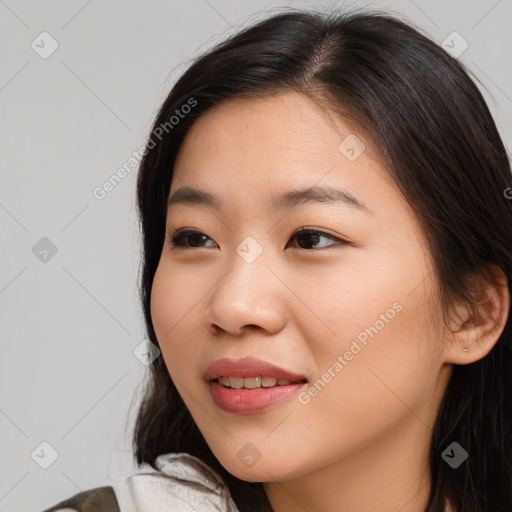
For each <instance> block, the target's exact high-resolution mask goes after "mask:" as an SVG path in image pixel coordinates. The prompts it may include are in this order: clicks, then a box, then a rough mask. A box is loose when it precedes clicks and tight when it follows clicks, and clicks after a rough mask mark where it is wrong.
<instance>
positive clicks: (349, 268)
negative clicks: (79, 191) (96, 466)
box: [48, 10, 512, 512]
mask: <svg viewBox="0 0 512 512" xmlns="http://www.w3.org/2000/svg"><path fill="white" fill-rule="evenodd" d="M511 185H512V176H511V169H510V163H509V160H508V155H507V152H506V150H505V148H504V145H503V143H502V140H501V139H500V136H499V133H498V131H497V128H496V125H495V123H494V121H493V119H492V116H491V114H490V112H489V110H488V108H487V106H486V103H485V101H484V99H483V97H482V95H481V94H480V92H479V90H478V88H477V86H476V85H475V83H474V82H473V81H472V80H471V78H470V77H469V75H468V72H467V71H466V70H465V69H464V66H463V65H462V64H461V63H460V62H459V61H457V59H455V58H453V57H451V56H450V55H449V54H448V53H446V52H445V51H444V50H443V49H442V48H440V47H439V46H437V45H436V44H435V43H434V42H432V41H431V40H430V39H428V38H427V37H426V36H424V35H422V34H421V33H419V31H418V30H416V29H415V28H414V27H412V26H411V25H409V24H408V23H406V22H403V21H400V20H398V19H396V18H394V17H392V16H389V15H386V14H384V13H380V12H376V11H372V12H368V11H366V12H355V11H354V12H342V13H334V14H330V15H325V14H321V13H316V12H312V11H297V10H293V11H292V10H291V11H289V12H286V13H283V14H279V15H274V16H272V17H269V18H268V19H266V20H264V21H261V22H259V23H257V24H254V25H253V26H251V27H249V28H247V29H245V30H243V31H241V32H239V33H238V34H236V35H234V36H232V37H230V38H229V39H228V40H226V41H224V42H223V43H221V44H219V45H217V46H216V47H215V48H213V49H212V50H210V51H208V52H207V53H206V54H204V55H202V56H201V57H200V58H198V59H197V60H196V61H195V62H194V63H193V64H192V65H191V66H190V68H189V69H188V70H187V71H186V72H185V73H184V74H183V76H182V77H181V78H180V79H179V80H178V82H177V83H176V84H175V86H174V87H173V89H172V91H171V92H170V94H169V96H168V98H167V99H166V100H165V102H164V104H163V105H162V107H161V109H160V111H159V113H158V115H157V118H156V120H155V122H154V126H153V131H152V133H151V135H150V137H149V139H148V143H147V147H146V152H145V155H144V158H143V160H142V163H141V168H140V175H139V178H138V190H137V193H138V207H139V213H140V218H141V227H142V237H143V268H142V277H141V295H142V304H143V308H144V313H145V320H146V324H147V331H148V336H149V338H150V340H151V342H152V343H154V344H155V345H157V346H158V347H159V348H160V350H161V352H162V356H161V357H159V358H157V359H156V360H155V361H154V362H153V363H152V365H151V378H150V380H149V382H148V385H147V388H146V391H145V396H144V397H143V400H142V401H141V404H140V409H139V412H138V417H137V423H136V429H135V432H134V450H135V457H136V460H137V463H138V465H139V466H142V465H143V464H144V463H147V464H149V465H150V466H151V467H152V468H153V469H154V470H156V472H154V473H147V474H143V475H133V476H131V477H127V478H126V479H124V480H122V481H119V482H116V483H115V484H113V485H111V486H110V485H109V486H105V487H102V488H96V489H91V490H89V491H86V492H85V493H81V494H80V495H76V496H74V497H72V498H70V499H68V500H66V501H65V502H62V503H60V504H59V505H57V506H55V507H53V508H51V509H48V512H49V511H57V510H63V509H64V507H70V508H71V509H72V510H76V509H78V510H86V508H85V506H84V505H83V504H84V503H85V501H88V502H89V504H91V503H92V504H93V505H94V506H95V507H96V508H95V510H117V511H118V510H121V511H122V512H125V511H129V510H130V511H131V510H146V509H147V510H151V511H155V510H174V511H176V510H183V511H185V510H188V511H192V510H198V511H199V510H229V511H232V512H236V511H239V512H249V511H252V512H256V511H258V512H261V511H271V510H273V511H274V512H295V511H305V510H308V511H315V512H326V511H329V512H330V511H342V510H343V511H349V510H350V511H355V510H358V511H365V512H374V511H379V512H392V511H393V512H395V511H398V510H400V511H401V512H447V511H452V512H455V511H457V512H491V511H492V512H505V511H510V510H512V463H511V461H512V429H511V424H512V379H511V376H510V375H511V374H510V372H509V371H508V367H509V366H510V364H511V363H512V352H511V349H512V339H511V336H512V332H511V312H510V311H511V308H510V280H511V279H512V251H511V243H510V241H511V240H512V201H511V200H510V198H511V197H512V188H511ZM73 507H74V508H73ZM137 507H139V508H137Z"/></svg>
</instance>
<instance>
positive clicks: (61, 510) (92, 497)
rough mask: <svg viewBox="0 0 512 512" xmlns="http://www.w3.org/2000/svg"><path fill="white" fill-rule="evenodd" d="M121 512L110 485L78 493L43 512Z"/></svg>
mask: <svg viewBox="0 0 512 512" xmlns="http://www.w3.org/2000/svg"><path fill="white" fill-rule="evenodd" d="M93 510H94V511H95V512H121V509H120V508H119V503H118V501H117V498H116V494H115V492H114V489H113V487H112V486H110V485H104V486H102V487H94V488H93V489H88V490H86V491H82V492H79V493H78V494H75V495H73V496H71V497H70V498H67V499H65V500H63V501H61V502H59V503H57V504H56V505H53V506H52V507H50V508H47V509H45V510H43V512H68V511H69V512H71V511H73V512H76V511H78V512H89V511H93Z"/></svg>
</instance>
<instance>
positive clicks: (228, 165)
mask: <svg viewBox="0 0 512 512" xmlns="http://www.w3.org/2000/svg"><path fill="white" fill-rule="evenodd" d="M362 144H364V145H365V147H363V146H362ZM185 186H187V187H192V188H197V189H201V190H202V191H204V192H207V193H209V194H211V195H213V196H215V197H216V198H217V199H218V205H213V204H207V203H206V202H202V203H200V202H193V201H181V202H175V203H173V204H172V205H171V206H170V207H169V210H168V215H167V226H166V230H167V232H166V240H165V243H164V246H163V249H162V254H161V259H160V262H159V265H158V269H157V271H156V275H155V278H154V283H153V288H152V295H151V311H152V317H153V323H154V327H155V331H156V335H157V338H158V341H159V344H160V346H161V349H162V355H163V357H164V360H165V363H166V365H167V368H168V370H169V373H170V375H171V378H172V379H173V381H174V383H175V384H176V387H177V389H178V391H179V393H180V395H181V397H182V398H183V400H184V402H185V403H186V405H187V407H188V409H189V410H190V413H191V414H192V416H193V418H194V420H195V421H196V423H197V425H198V427H199V429H200V430H201V432H202V434H203V436H204V437H205V439H206V441H207V443H208V445H209V446H210V448H211V449H212V451H213V453H214V454H215V456H216V457H217V458H218V459H219V461H220V462H221V464H222V465H223V466H224V467H225V468H226V469H227V470H228V471H229V472H231V473H232V474H234V475H235V476H237V477H238V478H241V479H243V480H247V481H271V480H273V481H284V480H289V479H293V478H300V477H302V476H305V475H309V474H313V472H315V471H320V470H322V469H324V468H326V467H327V466H330V467H334V466H332V465H333V464H338V463H341V462H343V461H349V460H352V461H353V460H355V457H359V456H363V455H364V457H366V458H365V460H366V464H370V463H371V460H374V461H376V460H378V459H377V458H376V454H377V453H384V452H385V451H386V450H388V452H386V453H389V455H392V456H393V455H394V457H395V459H396V463H397V464H401V465H404V464H405V466H407V462H406V461H407V460H416V461H418V460H426V457H427V456H428V449H429V446H428V441H429V439H430V437H429V436H430V434H431V431H430V428H429V427H430V426H431V425H432V424H433V422H434V419H435V416H436V414H437V410H438V407H439V403H440V400H441V397H442V394H443V392H444V390H445V386H446V384H447V382H448V378H449V374H450V370H451V367H449V366H448V365H445V364H443V363H444V356H445V348H444V346H445V345H444V344H442V343H440V342H439V340H438V339H436V335H437V334H439V333H436V332H435V331H436V330H435V329H433V328H431V326H432V318H433V315H434V313H439V311H434V310H433V306H432V304H433V301H432V297H434V296H435V295H434V291H435V288H434V285H435V283H434V277H433V274H432V268H433V267H432V263H431V261H430V258H429V251H428V249H427V245H426V242H425V240H424V238H423V236H422V234H421V232H420V228H419V225H418V224H417V222H416V220H415V217H414V215H413V212H412V211H411V209H410V207H409V206H408V205H407V203H406V202H405V200H404V199H403V198H402V197H401V196H400V194H399V192H398V190H397V189H396V187H395V186H394V185H393V184H392V182H391V181H390V179H389V177H388V175H387V173H386V170H385V168H384V167H383V166H382V165H381V164H380V163H379V159H378V155H377V154H376V153H374V152H372V151H371V149H370V142H369V141H368V140H365V138H364V136H363V135H362V134H361V133H359V132H357V131H356V130H355V129H353V128H351V127H350V125H347V124H345V123H344V122H342V121H341V120H339V119H338V118H336V117H335V116H332V118H329V117H327V116H326V115H325V113H323V112H322V111H321V110H320V109H318V107H316V106H314V105H313V104H312V103H311V102H310V101H309V100H306V99H305V98H304V97H303V96H301V95H298V94H296V93H286V94H280V95H277V96H273V97H271V98H267V99H236V100H231V101H229V102H226V103H224V104H220V105H218V106H217V107H215V109H214V110H212V111H210V112H209V113H207V114H205V115H203V116H202V117H201V118H199V119H198V120H197V121H196V122H195V124H194V125H193V126H192V128H191V129H190V130H189V132H188V134H187V136H186V138H185V140H184V142H183V144H182V147H181V149H180V152H179V154H178V157H177V160H176V164H175V168H174V176H173V180H172V186H171V190H170V195H172V194H174V192H176V191H177V190H178V189H180V188H182V187H185ZM318 186H322V187H337V188H340V189H341V188H342V189H344V190H345V191H346V192H347V193H348V194H350V195H351V196H353V197H354V198H355V199H356V200H357V201H359V203H361V204H364V205H366V207H367V209H365V208H364V207H357V206H355V205H354V204H353V203H351V202H350V201H343V200H342V197H341V196H339V197H338V198H337V199H333V200H332V201H327V200H325V201H313V200H307V199H306V200H304V201H302V202H298V203H293V202H286V201H281V202H280V203H276V205H274V204H273V199H274V198H275V197H278V196H281V195H283V194H287V193H289V192H290V191H292V190H299V189H308V188H311V187H318ZM303 227H307V228H308V230H309V231H308V232H306V233H303V234H298V235H294V233H295V232H296V231H297V230H298V229H300V228H303ZM181 228H188V229H190V230H194V231H197V232H199V234H196V235H193V234H192V235H190V234H189V235H188V237H187V236H185V237H182V239H181V242H179V243H180V245H179V246H175V245H173V244H172V243H171V242H170V241H169V240H170V239H171V238H172V236H173V235H174V233H175V231H176V230H178V229H181ZM311 231H313V233H311ZM201 235H202V236H201ZM344 241H345V242H344ZM246 356H252V357H255V358H259V359H261V360H263V361H266V362H269V363H271V364H273V365H275V366H277V367H279V368H282V369H285V370H287V371H289V372H292V373H294V374H297V375H300V376H303V377H304V378H305V379H306V380H307V383H306V384H302V385H298V386H292V387H293V390H292V393H291V394H289V395H288V396H287V398H286V399H285V400H282V401H273V402H269V403H268V404H267V405H268V406H267V407H266V408H265V409H262V410H261V409H260V410H251V409H250V406H249V408H246V409H243V410H242V409H238V410H232V411H227V410H225V409H224V408H222V407H219V406H218V405H217V404H216V402H215V401H214V399H213V396H212V392H211V388H213V386H214V385H215V384H211V383H209V382H208V381H207V380H205V378H204V376H203V374H204V372H205V370H206V368H207V367H208V365H209V364H210V363H212V362H213V361H215V360H217V359H219V358H226V357H227V358H232V359H235V360H236V359H239V358H242V357H246ZM254 382H255V381H249V385H252V383H254ZM267 384H268V381H267ZM216 385H217V386H218V384H216ZM235 385H236V384H235ZM297 388H299V389H298V391H297ZM288 389H291V388H288ZM274 391H275V390H274ZM244 392H245V393H254V392H253V391H251V390H247V389H245V390H243V389H242V390H239V391H236V390H232V391H228V392H227V393H228V394H229V393H231V394H230V395H229V396H235V395H236V394H238V395H239V394H240V393H244ZM224 394H226V392H225V391H224ZM260 394H261V393H260ZM270 394H271V395H273V393H272V392H271V393H270ZM231 400H232V402H233V401H235V402H236V397H235V398H232V399H231ZM234 407H236V403H235V405H234ZM390 443H391V444H390ZM404 443H406V445H404ZM390 446H393V447H394V449H396V450H395V451H394V452H393V454H392V452H391V451H389V447H390ZM386 447H387V448H386ZM391 458H392V457H391ZM388 459H389V457H388ZM360 460H361V459H360ZM351 467H352V469H355V466H354V465H352V466H351Z"/></svg>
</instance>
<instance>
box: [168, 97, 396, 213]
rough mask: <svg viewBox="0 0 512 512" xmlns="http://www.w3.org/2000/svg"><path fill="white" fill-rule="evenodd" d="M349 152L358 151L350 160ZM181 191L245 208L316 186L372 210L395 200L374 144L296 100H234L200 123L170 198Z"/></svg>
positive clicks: (180, 158) (179, 162) (182, 154)
mask: <svg viewBox="0 0 512 512" xmlns="http://www.w3.org/2000/svg"><path fill="white" fill-rule="evenodd" d="M347 141H348V146H347ZM354 144H355V145H354ZM357 144H360V146H358V145H357ZM350 146H352V147H353V148H355V150H356V151H360V154H359V155H356V156H357V158H355V159H354V158H348V157H350V156H351V155H350V154H349V153H347V151H346V150H347V148H348V149H350ZM185 185H186V186H188V187H191V188H196V189H202V190H205V191H210V192H211V193H212V194H214V195H216V196H218V197H220V198H222V197H226V198H227V199H226V200H227V201H234V202H237V201H238V202H240V203H242V204H243V203H244V202H245V201H247V199H248V197H249V196H250V197H251V198H254V197H259V198H260V200H261V201H262V202H264V203H266V204H267V203H269V196H278V195H282V194H284V193H285V192H289V191H290V190H291V189H296V190H297V189H307V188H311V187H314V186H319V187H322V186H324V187H331V188H332V187H334V186H337V188H338V189H343V190H344V191H346V192H347V195H351V196H352V197H356V198H357V199H359V200H360V201H359V202H360V203H363V204H366V205H367V206H369V207H370V208H371V204H370V203H372V202H373V203H374V206H377V207H378V203H379V202H382V201H383V199H382V197H381V196H383V195H384V196H385V195H386V191H388V196H389V194H391V195H392V196H393V197H392V198H389V197H388V199H393V200H396V199H398V200H400V194H399V192H398V190H397V189H396V187H395V186H394V184H393V183H392V182H391V180H390V177H389V175H388V173H387V171H386V169H385V168H384V166H383V165H382V164H381V162H380V161H379V158H378V154H377V153H376V152H375V150H374V149H373V145H372V143H371V141H369V140H368V138H367V137H366V136H365V135H364V134H363V133H361V132H360V131H358V129H357V128H355V127H354V126H353V125H350V124H349V123H347V122H346V121H345V120H342V119H341V118H340V116H339V115H337V114H335V113H333V112H332V111H331V112H329V111H326V110H325V109H322V108H321V107H320V106H319V105H317V104H316V103H314V102H313V101H312V100H311V99H309V98H307V97H305V96H304V95H301V94H298V93H294V92H289V93H282V94H279V95H274V96H270V97H267V98H236V99H231V100H228V101H226V102H224V103H220V104H219V105H217V106H215V107H214V108H213V109H212V110H210V111H208V112H206V113H205V114H204V115H203V116H201V117H200V118H199V119H197V120H196V121H195V123H194V124H193V125H192V127H191V128H190V129H189V131H188V133H187V135H186V137H185V139H184V141H183V143H182V145H181V147H180V150H179V152H178V155H177V157H176V161H175V165H174V174H173V180H172V185H171V191H170V195H171V196H172V195H173V193H174V192H175V191H176V190H177V189H179V188H183V186H185ZM280 193H281V194H280ZM355 202H357V201H352V203H355ZM370 208H369V209H370Z"/></svg>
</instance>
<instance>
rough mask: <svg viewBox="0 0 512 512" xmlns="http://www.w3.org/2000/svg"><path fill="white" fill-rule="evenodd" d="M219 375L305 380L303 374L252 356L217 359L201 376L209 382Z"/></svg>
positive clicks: (293, 381) (294, 380) (293, 380)
mask: <svg viewBox="0 0 512 512" xmlns="http://www.w3.org/2000/svg"><path fill="white" fill-rule="evenodd" d="M219 377H244V378H245V377H247V378H249V377H274V378H275V379H283V380H288V381H290V382H292V383H295V382H301V381H306V382H307V378H306V377H305V376H304V375H300V374H296V373H293V372H291V371H288V370H285V369H283V368H279V367H277V366H275V365H273V364H270V363H267V362H266V361H263V360H261V359H257V358H254V357H243V358H241V359H229V358H223V359H217V360H216V361H214V362H213V363H211V364H210V365H208V367H207V368H206V370H205V372H204V374H203V378H204V380H205V381H206V382H210V381H212V380H216V379H218V378H219Z"/></svg>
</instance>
